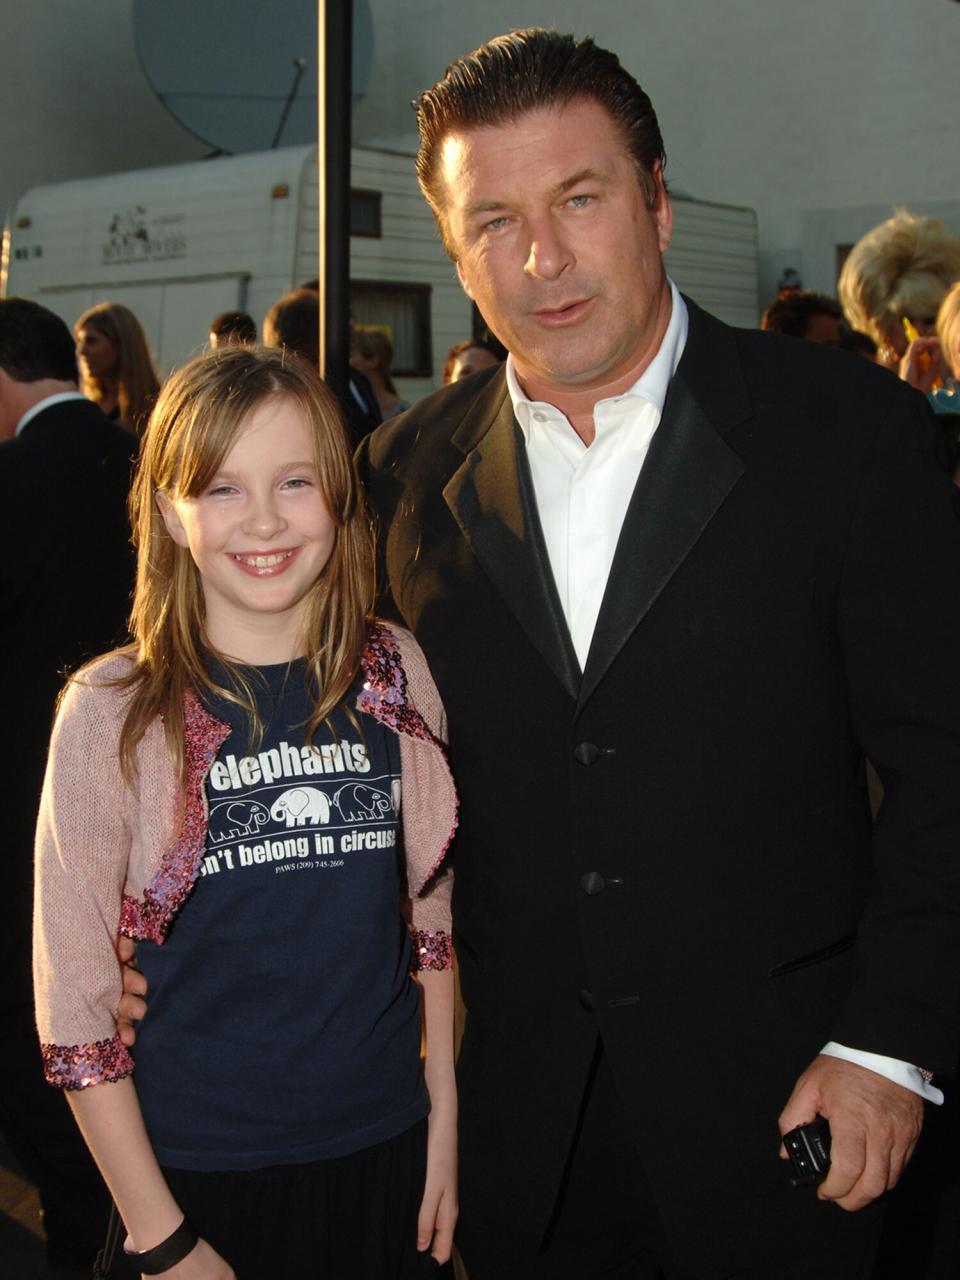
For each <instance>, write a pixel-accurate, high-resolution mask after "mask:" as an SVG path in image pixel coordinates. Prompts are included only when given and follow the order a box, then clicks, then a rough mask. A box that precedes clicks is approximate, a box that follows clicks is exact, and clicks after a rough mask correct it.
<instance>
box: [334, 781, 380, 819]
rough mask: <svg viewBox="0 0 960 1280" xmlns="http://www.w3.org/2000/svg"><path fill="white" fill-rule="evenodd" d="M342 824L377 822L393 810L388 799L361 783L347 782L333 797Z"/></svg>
mask: <svg viewBox="0 0 960 1280" xmlns="http://www.w3.org/2000/svg"><path fill="white" fill-rule="evenodd" d="M333 803H334V804H335V805H336V806H337V808H338V809H339V810H340V814H341V816H342V817H343V820H344V822H379V821H380V819H381V818H385V817H386V816H387V814H389V813H390V812H391V811H392V809H393V804H392V803H391V800H390V797H389V796H388V795H387V794H386V793H385V792H383V791H377V790H375V788H373V787H368V786H366V785H365V784H364V783H362V782H348V783H347V784H346V786H344V787H341V788H340V790H339V791H338V792H337V793H336V795H335V796H334V797H333Z"/></svg>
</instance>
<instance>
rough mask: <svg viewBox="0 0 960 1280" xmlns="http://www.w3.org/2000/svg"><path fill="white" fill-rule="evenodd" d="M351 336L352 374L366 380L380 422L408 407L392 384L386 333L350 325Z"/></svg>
mask: <svg viewBox="0 0 960 1280" xmlns="http://www.w3.org/2000/svg"><path fill="white" fill-rule="evenodd" d="M351 336H352V339H353V342H352V346H351V348H350V364H351V366H352V368H353V370H354V372H355V373H362V374H363V375H364V376H365V377H366V379H367V381H368V382H369V384H370V387H371V390H372V391H373V394H374V397H375V398H376V401H377V405H378V407H379V409H380V416H381V418H382V419H383V421H384V422H386V420H387V418H392V417H393V416H394V414H396V413H402V412H403V411H404V409H409V408H410V402H409V401H407V400H404V399H402V398H401V396H399V395H398V394H397V388H396V387H395V386H394V384H393V376H392V374H391V371H390V366H391V365H392V364H393V343H392V342H391V341H390V339H389V338H388V337H387V335H386V334H385V333H384V332H383V330H382V329H362V328H357V327H356V326H355V325H354V326H353V327H352V328H351Z"/></svg>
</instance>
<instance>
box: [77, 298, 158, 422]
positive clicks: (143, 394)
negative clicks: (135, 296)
mask: <svg viewBox="0 0 960 1280" xmlns="http://www.w3.org/2000/svg"><path fill="white" fill-rule="evenodd" d="M87 328H89V329H95V330H96V331H97V333H99V334H102V335H103V337H105V338H106V339H107V340H108V341H109V342H112V343H113V345H114V346H115V347H116V349H117V367H116V370H115V371H114V373H113V374H112V375H111V378H115V379H116V383H117V416H118V418H119V420H120V422H122V423H123V425H124V426H126V427H129V428H130V430H131V431H136V432H137V434H138V435H139V434H140V433H141V432H142V431H143V429H144V427H145V426H146V422H147V418H148V417H149V415H150V410H151V409H152V408H153V405H154V402H155V400H156V398H157V392H158V391H159V390H160V382H159V379H158V378H157V372H156V370H155V369H154V367H153V358H152V357H151V355H150V348H149V347H148V346H147V337H146V334H145V333H144V332H143V329H142V328H141V326H140V321H139V320H138V319H137V317H136V316H135V315H134V314H133V312H132V311H131V310H130V308H129V307H125V306H124V305H123V303H121V302H98V303H97V305H96V306H95V307H91V308H90V309H89V311H85V312H84V313H83V315H82V316H81V317H80V319H79V320H78V321H77V323H76V324H75V325H74V333H75V334H76V335H77V337H78V338H79V336H80V333H81V330H83V329H87ZM80 372H81V382H80V390H81V391H82V392H83V394H84V395H85V396H89V398H90V399H91V400H95V401H97V402H98V403H99V402H100V401H101V400H102V399H103V398H104V395H105V394H106V390H107V386H106V379H102V378H96V377H92V376H88V375H87V374H85V373H84V372H83V366H82V364H81V370H80Z"/></svg>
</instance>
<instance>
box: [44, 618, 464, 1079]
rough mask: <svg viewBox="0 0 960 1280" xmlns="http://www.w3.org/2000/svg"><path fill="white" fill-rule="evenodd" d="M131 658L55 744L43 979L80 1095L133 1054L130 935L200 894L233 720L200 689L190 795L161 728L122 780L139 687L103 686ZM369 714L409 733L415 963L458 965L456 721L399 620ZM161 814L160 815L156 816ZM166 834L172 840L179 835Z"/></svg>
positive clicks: (407, 813)
mask: <svg viewBox="0 0 960 1280" xmlns="http://www.w3.org/2000/svg"><path fill="white" fill-rule="evenodd" d="M126 663H127V659H126V658H124V657H123V656H121V655H116V654H114V655H108V656H107V657H106V658H104V659H102V660H101V661H100V662H99V663H98V664H97V665H96V666H95V667H94V668H93V669H92V670H91V671H90V672H89V673H88V676H87V678H85V679H84V680H81V681H76V682H74V683H73V684H71V685H70V687H69V689H68V691H67V693H66V696H65V697H64V700H63V704H62V706H61V708H60V712H59V714H58V716H57V721H56V724H55V726H54V730H53V736H52V739H51V743H50V756H49V759H48V762H47V775H46V779H45V781H44V787H43V797H42V800H41V804H40V817H39V822H38V826H37V844H36V900H35V908H34V982H35V988H36V1006H37V1024H38V1027H39V1031H40V1041H41V1047H42V1050H43V1059H44V1072H45V1075H46V1077H47V1079H48V1080H49V1082H50V1083H51V1084H54V1085H58V1086H60V1087H62V1088H67V1089H82V1088H85V1087H86V1086H87V1085H92V1084H99V1083H101V1082H103V1081H109V1080H119V1079H121V1078H122V1077H123V1076H126V1075H129V1074H130V1072H131V1071H132V1070H133V1065H134V1064H133V1058H132V1057H131V1056H130V1054H129V1053H128V1052H127V1050H126V1048H125V1047H124V1046H123V1045H122V1044H121V1043H120V1040H119V1038H118V1036H117V1035H116V1027H115V1014H116V1009H117V1003H118V1001H119V999H120V995H121V977H120V967H119V964H118V962H117V957H116V953H115V950H114V944H115V940H116V937H117V934H118V932H119V933H124V934H127V935H129V936H130V937H131V938H148V939H150V940H151V941H153V942H158V943H162V942H163V940H164V937H165V936H166V933H167V930H168V929H169V927H170V924H171V922H172V920H173V919H174V917H175V916H176V914H177V912H178V911H179V910H180V908H181V906H182V905H183V903H184V902H185V901H186V899H187V897H188V896H189V893H190V890H191V888H192V886H193V884H194V881H195V880H196V878H197V876H198V874H199V870H200V864H201V859H202V857H203V853H204V847H205V843H206V835H207V806H206V794H205V786H204V784H205V780H206V776H207V772H208V770H209V768H210V766H211V764H212V763H213V760H214V758H215V756H216V753H217V750H218V749H219V747H220V744H221V743H222V742H223V741H224V739H225V738H226V737H227V735H228V733H229V729H228V727H227V726H226V725H225V724H223V723H222V722H221V721H220V720H217V719H215V718H214V717H213V716H212V715H210V714H209V713H208V712H207V711H206V710H205V709H204V708H203V707H202V705H201V704H200V702H199V700H198V699H197V698H195V697H193V696H188V698H187V701H186V704H185V708H184V711H185V719H186V758H187V777H188V783H187V790H186V796H185V797H184V810H183V811H184V814H185V819H184V822H183V824H182V827H181V830H180V835H179V837H178V838H177V839H176V840H173V841H171V839H170V836H169V833H170V832H173V831H174V830H175V826H176V814H177V812H178V807H179V802H180V787H179V781H178V779H177V777H176V775H175V771H174V769H173V766H172V763H171V760H170V756H169V753H168V751H167V748H166V744H165V741H164V735H163V727H162V725H161V724H160V722H159V721H156V722H154V724H152V725H151V726H150V727H149V729H148V730H147V733H146V734H145V735H144V737H143V739H142V741H141V742H140V744H139V746H138V748H137V779H138V781H137V783H136V784H135V786H134V787H133V788H130V787H128V786H127V785H126V784H125V783H124V781H123V779H122V777H121V775H120V765H119V760H118V756H117V743H118V740H119V734H120V727H121V725H122V723H123V717H124V713H125V707H126V702H127V699H128V697H129V694H128V693H127V692H126V691H124V690H122V689H118V688H117V687H116V686H110V685H108V684H106V683H104V682H106V681H109V680H110V679H112V678H116V677H117V676H118V675H120V674H122V672H123V670H124V668H125V664H126ZM362 667H363V677H364V679H363V685H362V689H361V692H360V695H359V697H358V699H357V704H356V705H357V708H358V709H359V710H362V711H366V712H368V713H369V714H371V715H373V716H375V717H376V718H377V719H378V720H380V721H382V722H383V723H384V724H386V725H388V726H389V727H390V728H391V729H393V730H394V731H395V732H396V733H397V734H398V736H399V739H400V762H401V772H402V779H403V781H402V795H403V840H404V850H405V854H406V862H407V883H408V887H409V892H410V895H411V898H410V902H409V911H408V915H409V919H410V922H411V929H412V931H413V935H414V954H415V962H416V964H417V967H419V968H426V969H445V968H449V966H450V964H451V950H450V893H451V887H452V877H451V873H450V871H449V869H445V870H444V872H443V874H438V872H439V870H440V866H441V863H442V862H443V858H444V855H445V853H446V851H447V847H448V845H449V844H450V840H451V838H452V836H453V832H454V830H455V829H456V825H457V796H456V791H455V789H454V784H453V779H452V777H451V775H450V769H449V767H448V765H447V761H446V755H445V753H444V750H443V748H442V746H441V745H440V744H441V742H442V741H443V738H444V736H445V720H444V714H443V707H442V705H441V703H440V696H439V694H438V693H437V690H436V687H435V686H434V683H433V680H432V679H431V676H430V673H429V671H428V670H427V665H426V662H425V660H424V657H423V654H422V653H421V651H420V648H419V646H418V645H417V643H416V641H415V640H414V639H413V637H412V636H411V635H410V634H409V633H408V632H406V631H402V630H400V629H399V628H392V627H391V628H388V627H386V626H385V625H383V624H379V623H378V624H376V625H374V626H372V627H371V628H370V632H369V635H368V641H367V645H366V648H365V650H364V655H363V662H362ZM158 814H159V815H161V818H162V820H161V821H158V820H157V818H158ZM164 833H167V834H166V835H165V834H164Z"/></svg>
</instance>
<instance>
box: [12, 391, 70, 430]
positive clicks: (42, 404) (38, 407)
mask: <svg viewBox="0 0 960 1280" xmlns="http://www.w3.org/2000/svg"><path fill="white" fill-rule="evenodd" d="M86 398H87V397H86V396H85V395H81V393H80V392H79V391H58V392H57V394H56V395H54V396H45V397H44V398H43V399H42V400H38V401H37V403H36V404H32V405H31V406H30V408H29V409H28V410H27V412H26V413H25V414H24V415H23V417H22V418H21V419H20V421H19V422H18V423H17V429H16V431H15V432H14V435H19V434H20V432H21V431H22V430H23V428H24V427H25V426H26V425H27V423H28V422H32V421H33V419H34V418H35V417H36V416H37V414H38V413H43V411H44V409H51V408H52V407H53V406H54V405H55V404H64V403H65V402H66V401H67V400H86Z"/></svg>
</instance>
